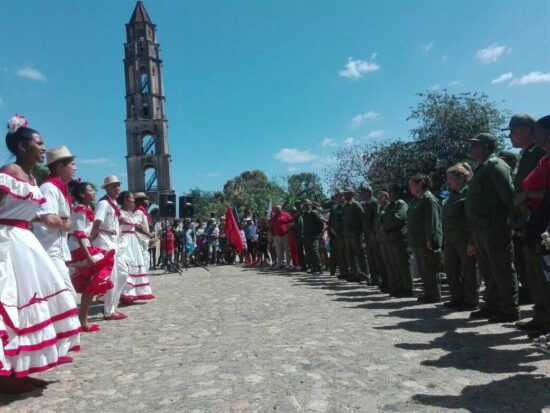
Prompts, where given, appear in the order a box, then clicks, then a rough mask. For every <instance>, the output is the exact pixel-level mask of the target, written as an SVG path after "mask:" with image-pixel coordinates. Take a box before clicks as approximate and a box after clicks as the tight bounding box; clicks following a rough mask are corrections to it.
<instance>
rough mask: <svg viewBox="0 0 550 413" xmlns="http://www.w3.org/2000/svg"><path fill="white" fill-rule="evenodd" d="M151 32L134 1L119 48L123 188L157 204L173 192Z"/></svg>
mask: <svg viewBox="0 0 550 413" xmlns="http://www.w3.org/2000/svg"><path fill="white" fill-rule="evenodd" d="M156 30H157V29H156V25H155V24H153V22H151V19H150V18H149V15H148V14H147V11H146V10H145V7H144V6H143V3H142V2H141V1H138V2H137V4H136V7H135V9H134V12H133V14H132V17H131V18H130V22H129V23H128V24H126V43H125V45H124V76H125V78H126V121H125V123H126V143H127V151H128V156H126V163H127V167H128V188H129V190H130V191H132V192H138V191H145V192H146V193H147V194H148V196H149V199H150V200H151V203H156V204H158V203H159V198H160V195H161V194H168V195H173V194H174V190H173V189H172V178H171V174H170V166H171V165H170V164H171V156H170V153H169V151H168V124H167V120H166V117H165V113H164V101H165V98H164V86H163V83H162V60H160V53H159V49H160V45H159V44H158V43H157V41H156V37H157V36H156Z"/></svg>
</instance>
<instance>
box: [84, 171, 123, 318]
mask: <svg viewBox="0 0 550 413" xmlns="http://www.w3.org/2000/svg"><path fill="white" fill-rule="evenodd" d="M101 187H102V188H103V189H105V192H106V195H105V196H104V197H103V198H101V199H100V200H99V202H98V203H97V206H96V210H95V216H94V225H93V227H92V231H91V238H92V245H93V246H95V247H99V248H103V249H104V250H106V251H109V250H113V249H114V250H115V251H116V253H115V257H116V258H115V262H116V264H115V266H114V267H113V271H112V273H111V281H112V282H113V284H114V287H113V288H111V289H110V290H109V291H107V292H106V293H105V295H104V296H103V300H104V309H103V315H104V318H105V320H122V319H124V318H126V315H125V314H124V313H122V312H120V311H117V308H118V304H119V301H120V295H121V294H122V290H123V289H124V286H125V285H126V277H127V276H128V267H127V264H126V261H125V260H124V259H123V257H124V251H125V249H126V246H125V245H124V238H122V237H121V236H120V235H121V234H120V224H119V218H120V210H119V209H118V206H117V203H116V199H117V198H118V195H119V194H120V181H119V180H118V178H117V177H116V176H114V175H111V176H108V177H106V178H105V180H104V182H103V185H102V186H101Z"/></svg>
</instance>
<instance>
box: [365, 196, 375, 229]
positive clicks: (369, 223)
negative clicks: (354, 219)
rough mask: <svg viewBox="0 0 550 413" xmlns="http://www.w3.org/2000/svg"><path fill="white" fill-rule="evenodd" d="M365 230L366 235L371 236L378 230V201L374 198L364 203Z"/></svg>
mask: <svg viewBox="0 0 550 413" xmlns="http://www.w3.org/2000/svg"><path fill="white" fill-rule="evenodd" d="M363 211H364V215H363V231H364V232H365V235H367V237H368V236H370V235H371V234H373V233H374V231H375V230H376V221H377V220H378V202H376V200H375V199H374V198H371V199H369V200H368V201H367V202H365V203H363Z"/></svg>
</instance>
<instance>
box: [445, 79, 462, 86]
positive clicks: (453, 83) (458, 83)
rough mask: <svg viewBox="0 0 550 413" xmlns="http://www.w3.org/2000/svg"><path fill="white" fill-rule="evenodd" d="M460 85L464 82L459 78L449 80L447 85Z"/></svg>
mask: <svg viewBox="0 0 550 413" xmlns="http://www.w3.org/2000/svg"><path fill="white" fill-rule="evenodd" d="M462 85H464V82H462V81H460V80H451V81H450V82H449V86H462Z"/></svg>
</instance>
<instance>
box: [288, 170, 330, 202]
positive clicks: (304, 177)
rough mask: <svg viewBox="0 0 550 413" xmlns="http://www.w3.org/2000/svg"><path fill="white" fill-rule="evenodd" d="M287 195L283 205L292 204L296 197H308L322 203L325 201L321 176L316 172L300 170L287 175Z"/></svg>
mask: <svg viewBox="0 0 550 413" xmlns="http://www.w3.org/2000/svg"><path fill="white" fill-rule="evenodd" d="M287 185H288V191H287V192H288V196H287V200H286V202H285V205H289V206H290V205H293V204H294V201H295V200H297V199H309V200H311V201H313V202H315V203H318V204H320V205H323V204H324V202H325V201H326V197H325V194H324V193H323V186H322V184H321V178H320V177H319V175H317V174H316V173H312V172H302V173H299V174H293V175H290V176H288V177H287Z"/></svg>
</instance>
